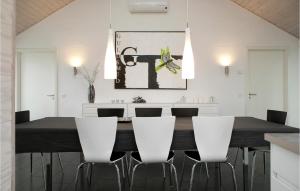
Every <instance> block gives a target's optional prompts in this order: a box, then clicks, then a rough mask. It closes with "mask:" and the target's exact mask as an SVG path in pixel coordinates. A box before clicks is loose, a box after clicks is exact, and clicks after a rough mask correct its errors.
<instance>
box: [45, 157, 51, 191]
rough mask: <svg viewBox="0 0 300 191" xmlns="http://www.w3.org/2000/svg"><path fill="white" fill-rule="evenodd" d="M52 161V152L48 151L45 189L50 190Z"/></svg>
mask: <svg viewBox="0 0 300 191" xmlns="http://www.w3.org/2000/svg"><path fill="white" fill-rule="evenodd" d="M52 162H53V158H52V153H50V163H49V164H47V168H46V171H47V172H46V173H47V177H46V180H47V181H46V191H52Z"/></svg>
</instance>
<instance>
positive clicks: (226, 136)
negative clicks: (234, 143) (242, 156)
mask: <svg viewBox="0 0 300 191" xmlns="http://www.w3.org/2000/svg"><path fill="white" fill-rule="evenodd" d="M192 119H193V128H194V136H195V142H196V145H197V151H185V155H186V156H187V157H188V158H190V159H191V160H193V161H194V162H195V164H194V165H193V167H192V172H191V179H190V187H189V190H190V191H191V190H192V185H193V178H194V170H195V167H196V166H197V165H198V164H200V165H201V164H205V162H217V163H225V164H228V165H229V166H230V168H231V170H232V175H233V180H234V186H235V190H236V191H237V184H236V177H235V171H234V167H233V166H232V165H231V164H230V163H229V162H228V161H227V153H228V148H229V143H230V140H231V135H232V129H233V124H234V117H232V116H223V117H217V116H216V117H215V116H214V117H193V118H192ZM183 166H184V165H183ZM183 168H184V167H183ZM219 171H220V172H219V173H221V169H220V167H219ZM182 173H183V172H182ZM182 175H183V174H182ZM181 181H182V178H181Z"/></svg>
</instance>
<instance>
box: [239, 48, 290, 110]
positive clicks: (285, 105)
mask: <svg viewBox="0 0 300 191" xmlns="http://www.w3.org/2000/svg"><path fill="white" fill-rule="evenodd" d="M251 50H281V51H283V52H284V66H283V68H284V73H283V75H284V79H283V80H284V82H283V84H284V87H283V89H284V92H283V97H284V100H283V109H284V110H285V111H287V110H288V53H289V51H288V48H287V47H285V46H248V47H247V53H246V54H247V56H246V57H247V65H246V71H247V72H246V74H245V101H246V102H245V114H246V115H248V99H249V98H248V94H249V92H250V75H249V72H250V70H249V68H250V67H249V65H250V62H249V51H251Z"/></svg>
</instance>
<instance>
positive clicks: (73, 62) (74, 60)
mask: <svg viewBox="0 0 300 191" xmlns="http://www.w3.org/2000/svg"><path fill="white" fill-rule="evenodd" d="M81 64H82V59H81V58H80V57H72V58H71V59H70V65H71V66H73V70H74V76H76V75H77V74H78V70H77V68H78V67H80V66H81Z"/></svg>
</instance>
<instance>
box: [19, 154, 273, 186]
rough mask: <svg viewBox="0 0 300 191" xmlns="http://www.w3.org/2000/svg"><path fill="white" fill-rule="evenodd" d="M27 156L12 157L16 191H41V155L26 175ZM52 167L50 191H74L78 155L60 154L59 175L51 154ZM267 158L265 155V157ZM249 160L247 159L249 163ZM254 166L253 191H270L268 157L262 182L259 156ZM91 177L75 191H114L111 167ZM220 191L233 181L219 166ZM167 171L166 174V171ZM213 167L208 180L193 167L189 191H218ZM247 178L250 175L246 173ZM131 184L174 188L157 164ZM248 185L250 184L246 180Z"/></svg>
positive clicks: (187, 173)
mask: <svg viewBox="0 0 300 191" xmlns="http://www.w3.org/2000/svg"><path fill="white" fill-rule="evenodd" d="M235 153H236V149H230V152H229V159H230V162H232V163H233V159H234V156H235ZM241 154H242V152H239V157H238V162H237V165H236V175H237V181H238V190H239V191H241V190H243V176H242V156H241ZM45 155H46V156H45V157H46V161H47V160H49V156H48V154H45ZM29 156H30V155H29V154H17V156H16V191H29V190H30V191H40V190H43V189H44V182H43V176H42V165H41V155H40V154H38V153H37V154H34V155H33V172H32V174H31V173H30V157H29ZM53 156H54V166H53V191H74V180H75V172H76V168H77V165H78V164H79V158H80V157H79V156H80V155H79V153H61V156H62V162H63V168H64V173H63V174H62V172H61V169H60V167H59V163H58V158H57V155H56V154H54V155H53ZM182 157H183V154H182V152H180V151H179V152H176V158H175V162H174V164H175V166H176V168H177V172H178V178H179V179H180V175H181V173H182V170H181V168H182ZM268 157H269V156H268ZM251 161H252V157H250V162H251ZM256 161H257V166H256V171H255V180H254V189H253V190H254V191H269V190H270V181H269V179H270V173H269V169H270V165H269V158H268V159H267V167H266V168H267V169H266V175H265V179H266V181H264V173H263V167H262V164H263V159H262V156H261V155H260V154H259V155H258V156H257V160H256ZM191 165H192V163H191V161H188V162H187V163H186V168H185V172H184V176H183V177H184V178H183V182H182V187H181V190H182V191H187V190H188V185H189V178H190V173H191ZM94 169H95V170H94V176H93V179H92V180H93V183H92V186H91V187H89V186H88V184H87V181H86V179H84V178H80V179H79V180H80V181H79V184H78V191H79V190H81V191H83V190H89V189H90V190H92V191H95V190H101V191H112V190H114V191H115V190H118V184H117V178H116V172H115V169H114V168H113V167H112V166H107V165H102V164H101V165H98V166H96V167H95V168H94ZM221 169H222V178H221V179H222V191H231V190H234V187H233V181H232V176H231V172H230V169H229V168H228V167H227V166H225V165H222V166H221ZM167 172H168V171H167ZM217 172H218V171H217V168H216V167H215V164H209V173H210V178H209V179H208V180H207V178H206V174H205V171H204V168H202V169H200V168H197V169H196V171H195V178H194V184H193V190H201V191H202V190H203V191H205V190H209V191H214V190H218V185H219V178H218V173H217ZM249 178H250V173H249ZM135 180H136V181H135V184H134V190H135V191H160V190H175V187H173V186H170V185H169V182H170V180H169V175H168V173H167V179H166V180H165V181H164V179H163V178H162V168H161V165H148V166H145V167H141V168H139V169H138V171H137V173H136V179H135ZM249 182H250V181H249ZM123 190H129V186H128V182H127V179H126V180H125V181H123Z"/></svg>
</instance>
